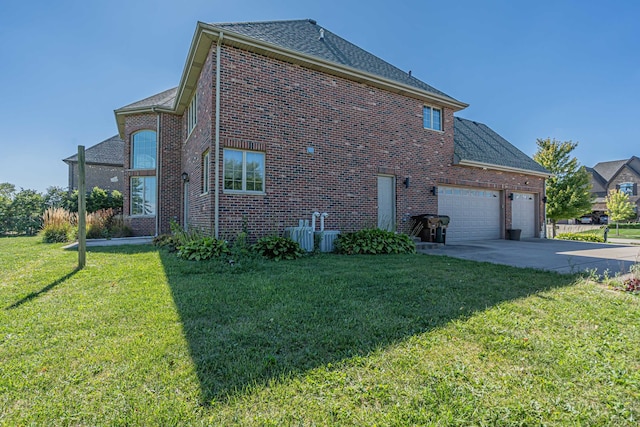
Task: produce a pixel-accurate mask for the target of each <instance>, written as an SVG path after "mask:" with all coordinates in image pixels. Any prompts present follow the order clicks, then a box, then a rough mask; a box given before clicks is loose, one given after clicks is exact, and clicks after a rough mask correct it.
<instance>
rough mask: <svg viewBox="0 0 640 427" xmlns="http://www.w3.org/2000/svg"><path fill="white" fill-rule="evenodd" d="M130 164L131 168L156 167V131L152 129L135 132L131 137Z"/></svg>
mask: <svg viewBox="0 0 640 427" xmlns="http://www.w3.org/2000/svg"><path fill="white" fill-rule="evenodd" d="M132 140H133V142H132V149H131V153H132V156H131V165H132V168H133V169H155V168H156V133H155V132H154V131H152V130H143V131H140V132H136V133H134V134H133V137H132Z"/></svg>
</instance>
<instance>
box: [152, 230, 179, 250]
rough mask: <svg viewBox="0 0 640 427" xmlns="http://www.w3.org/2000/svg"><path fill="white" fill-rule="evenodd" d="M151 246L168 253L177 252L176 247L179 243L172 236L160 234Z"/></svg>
mask: <svg viewBox="0 0 640 427" xmlns="http://www.w3.org/2000/svg"><path fill="white" fill-rule="evenodd" d="M151 244H152V245H154V246H157V247H159V248H163V249H166V250H168V251H169V252H175V251H177V250H178V246H180V245H181V243H180V242H179V241H178V239H177V238H176V236H174V235H173V234H160V235H158V236H156V237H154V238H153V240H152V241H151Z"/></svg>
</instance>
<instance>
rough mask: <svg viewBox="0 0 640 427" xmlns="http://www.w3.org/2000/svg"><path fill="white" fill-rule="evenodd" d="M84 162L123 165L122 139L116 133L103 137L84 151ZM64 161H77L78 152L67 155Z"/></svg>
mask: <svg viewBox="0 0 640 427" xmlns="http://www.w3.org/2000/svg"><path fill="white" fill-rule="evenodd" d="M84 157H85V162H86V163H91V164H99V165H113V166H124V141H123V140H122V139H120V137H119V136H118V135H114V136H112V137H111V138H108V139H105V140H104V141H102V142H99V143H98V144H96V145H94V146H91V147H89V148H87V149H86V150H85V151H84ZM63 161H64V162H65V163H77V162H78V154H77V153H76V154H74V155H73V156H70V157H67V158H66V159H64V160H63Z"/></svg>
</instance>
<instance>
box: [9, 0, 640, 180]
mask: <svg viewBox="0 0 640 427" xmlns="http://www.w3.org/2000/svg"><path fill="white" fill-rule="evenodd" d="M303 18H313V19H315V20H317V21H318V24H319V25H322V26H323V27H325V28H327V29H328V30H330V31H332V32H334V33H337V34H338V35H340V36H342V37H344V38H345V39H347V40H349V41H351V42H353V43H355V44H357V45H358V46H360V47H362V48H364V49H366V50H368V51H370V52H372V53H373V54H375V55H377V56H379V57H381V58H382V59H384V60H386V61H388V62H390V63H392V64H393V65H395V66H397V67H399V68H401V69H403V70H407V71H409V70H411V71H412V72H413V75H414V76H416V77H418V78H419V79H421V80H423V81H425V82H426V83H429V84H430V85H432V86H434V87H436V88H437V89H439V90H441V91H443V92H445V93H447V94H448V95H450V96H452V97H454V98H456V99H458V100H460V101H463V102H466V103H468V104H470V106H469V107H468V108H467V109H465V110H463V111H460V112H459V113H457V115H458V116H460V117H464V118H467V119H472V120H476V121H479V122H483V123H485V124H487V125H488V126H490V127H491V128H493V129H494V130H495V131H496V132H498V133H499V134H501V135H502V136H503V137H505V138H506V139H507V140H509V141H510V142H511V143H513V144H514V145H516V146H517V147H518V148H520V149H521V150H522V151H524V152H525V153H527V154H529V155H533V154H534V153H535V151H536V144H535V141H536V138H546V137H551V138H556V139H559V140H572V141H578V142H579V146H578V148H577V149H576V151H575V152H574V154H575V155H576V157H578V159H579V160H580V162H581V163H582V164H583V165H587V166H593V165H594V164H595V163H597V162H599V161H607V160H619V159H625V158H629V157H631V156H632V155H638V156H640V144H639V143H640V106H639V104H638V97H639V95H640V25H639V24H638V22H640V2H637V1H635V0H625V1H622V0H612V1H609V2H602V1H593V0H555V1H553V0H539V1H535V2H532V1H527V2H525V1H513V0H484V1H478V0H456V1H442V0H438V1H435V0H409V1H398V2H389V1H378V0H369V1H362V0H360V1H351V0H340V1H335V0H317V1H306V0H291V1H289V0H282V1H277V0H273V1H266V0H233V1H228V0H225V1H219V0H209V1H203V0H181V1H174V0H172V1H165V0H128V1H124V0H109V1H102V0H92V1H87V0H79V1H75V0H56V1H50V0H46V1H42V0H36V1H24V2H18V1H3V2H2V3H1V4H0V89H1V91H0V94H1V96H2V99H1V101H0V182H10V183H12V184H14V185H16V187H17V188H18V189H19V188H29V189H34V190H37V191H40V192H43V191H45V189H46V188H47V187H49V186H52V185H56V186H61V187H66V185H67V166H66V164H64V163H63V162H62V159H63V158H66V157H68V156H70V155H73V154H74V153H76V152H77V146H78V145H84V146H85V147H87V148H88V147H90V146H92V145H94V144H96V143H98V142H100V141H102V140H104V139H106V138H108V137H110V136H112V135H115V134H116V133H117V129H116V122H115V118H114V115H113V110H114V109H116V108H119V107H122V106H124V105H127V104H129V103H131V102H134V101H137V100H139V99H142V98H145V97H147V96H150V95H153V94H155V93H158V92H160V91H163V90H165V89H168V88H170V87H173V86H176V85H177V84H178V82H179V80H180V76H181V73H182V70H183V67H184V63H185V59H186V55H187V51H188V49H189V45H190V42H191V38H192V36H193V33H194V30H195V26H196V22H197V21H203V22H211V23H215V22H238V21H268V20H286V19H303Z"/></svg>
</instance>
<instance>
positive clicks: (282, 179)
mask: <svg viewBox="0 0 640 427" xmlns="http://www.w3.org/2000/svg"><path fill="white" fill-rule="evenodd" d="M215 59H216V58H215V46H212V48H211V50H210V52H209V55H208V57H207V60H206V63H205V65H204V67H203V69H202V72H201V75H200V78H199V80H198V84H197V91H198V123H197V126H196V128H195V129H194V130H193V132H192V133H191V134H190V135H189V136H188V137H187V132H186V117H185V116H182V117H181V118H179V119H178V118H175V117H174V118H171V119H169V118H167V119H166V123H165V117H164V116H163V118H162V120H163V122H162V126H163V131H162V134H161V140H162V141H166V145H165V144H164V143H163V145H162V147H163V148H162V150H163V152H162V153H163V154H162V166H163V170H162V174H161V175H162V180H161V195H160V197H161V199H162V200H163V201H162V204H161V209H160V214H161V219H160V224H161V230H162V231H164V230H165V229H166V226H167V224H168V221H169V218H170V217H173V216H182V210H183V204H182V200H183V196H182V189H183V183H182V181H181V179H180V178H179V177H180V174H181V173H182V171H184V172H187V173H188V175H189V184H188V188H189V194H188V195H187V197H188V201H189V219H188V222H189V224H191V225H196V226H199V227H203V228H206V229H209V230H210V229H211V228H212V227H213V208H214V205H213V203H214V202H213V189H214V188H215V187H214V186H215V183H214V182H213V178H214V165H213V163H212V165H211V185H210V188H211V191H210V192H209V193H208V194H202V165H201V158H202V153H203V152H204V151H205V150H207V149H209V150H210V152H211V161H212V162H213V161H214V155H215V153H214V144H215V141H214V140H213V139H214V132H215V129H214V126H215V122H214V114H215V111H214V106H215V93H216V89H217V88H215ZM219 89H220V90H219V93H220V96H221V102H220V104H221V112H220V142H221V158H220V162H219V167H220V180H219V182H218V186H219V188H222V185H223V184H222V182H223V161H222V160H223V159H222V149H223V148H224V147H233V148H245V149H246V148H248V147H249V148H251V149H254V150H257V151H262V152H264V153H265V159H266V160H265V163H266V165H265V166H266V167H265V169H266V176H265V188H266V191H265V193H264V194H259V195H255V194H251V195H250V194H228V193H225V192H224V191H222V190H221V194H220V231H221V236H222V237H228V238H233V236H234V235H235V234H236V233H237V232H238V231H240V230H241V227H242V224H243V222H244V221H245V219H246V220H247V225H248V228H249V231H250V233H251V234H252V236H254V237H256V236H260V235H264V234H269V233H280V232H282V231H283V229H284V227H288V226H293V225H297V223H298V220H299V219H311V213H312V212H314V211H318V212H327V213H329V217H328V218H327V219H326V223H325V224H326V228H328V229H339V230H342V231H352V230H356V229H360V228H362V227H368V226H375V225H376V224H377V176H378V175H393V176H395V177H396V222H397V223H398V225H399V228H400V229H401V230H402V229H403V226H404V225H405V224H404V223H403V222H402V218H403V217H404V216H405V215H407V214H408V215H415V214H420V213H427V212H434V213H435V212H437V197H436V196H434V195H432V194H431V193H430V192H429V189H430V188H431V187H433V186H437V185H440V184H447V185H458V186H472V187H482V188H491V189H499V190H502V193H501V194H502V195H503V198H504V200H503V202H504V215H505V218H504V225H505V228H509V227H510V222H511V212H510V204H509V203H508V201H507V199H506V198H507V195H508V192H509V191H524V192H531V193H534V194H536V195H537V198H538V200H540V199H541V194H542V188H543V180H542V179H541V178H538V177H534V176H528V175H523V174H517V173H510V172H496V171H491V170H483V169H480V168H470V167H461V166H454V165H452V160H453V111H452V110H450V109H448V108H443V120H444V128H443V131H442V132H438V131H432V130H428V129H423V127H422V109H423V106H424V105H425V104H424V103H423V102H422V101H420V100H418V99H413V98H409V97H406V96H403V95H399V94H395V93H390V92H387V91H384V90H381V89H377V88H372V87H370V86H367V85H365V84H361V83H356V82H352V81H349V80H346V79H343V78H339V77H334V76H330V75H327V74H324V73H321V72H318V71H314V70H310V69H306V68H303V67H301V66H298V65H293V64H289V63H286V62H283V61H280V60H275V59H269V58H266V57H263V56H260V55H257V54H254V53H250V52H247V51H243V50H240V49H237V48H233V47H229V46H223V48H222V55H221V87H220V88H219ZM167 117H169V116H167ZM155 120H156V116H155V115H140V116H130V117H128V118H127V124H126V135H125V140H126V141H129V138H130V135H131V133H133V132H135V131H136V130H140V129H155ZM178 122H179V123H178ZM165 126H170V129H169V128H168V127H167V128H165ZM178 127H179V128H180V129H179V131H178V129H177V128H178ZM183 141H184V142H183ZM129 145H130V144H126V146H127V147H129ZM178 147H181V153H182V155H181V156H180V154H178V153H177V151H180V150H179V149H178ZM128 149H129V148H127V150H128ZM311 151H312V152H311ZM125 158H126V159H129V158H130V155H129V152H128V151H127V152H126V153H125ZM178 159H179V160H180V161H179V162H178V161H177V160H178ZM176 165H180V166H181V170H177V167H176ZM127 167H128V166H127V165H125V169H126V168H127ZM132 173H134V172H132V171H129V170H127V172H125V186H127V187H128V178H129V177H130V176H131V174H132ZM406 177H409V178H410V186H409V188H405V186H404V185H403V181H404V179H405V178H406ZM125 194H127V192H126V191H125ZM128 203H129V201H128V197H125V212H128V209H129V208H128ZM539 211H540V212H539V221H540V223H542V209H539ZM132 221H133V219H132ZM136 224H138V223H136ZM139 224H140V227H143V225H144V226H145V227H146V225H145V224H143V223H142V221H139ZM136 232H137V233H138V234H142V233H144V232H145V231H143V230H140V231H138V230H137V231H136Z"/></svg>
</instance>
